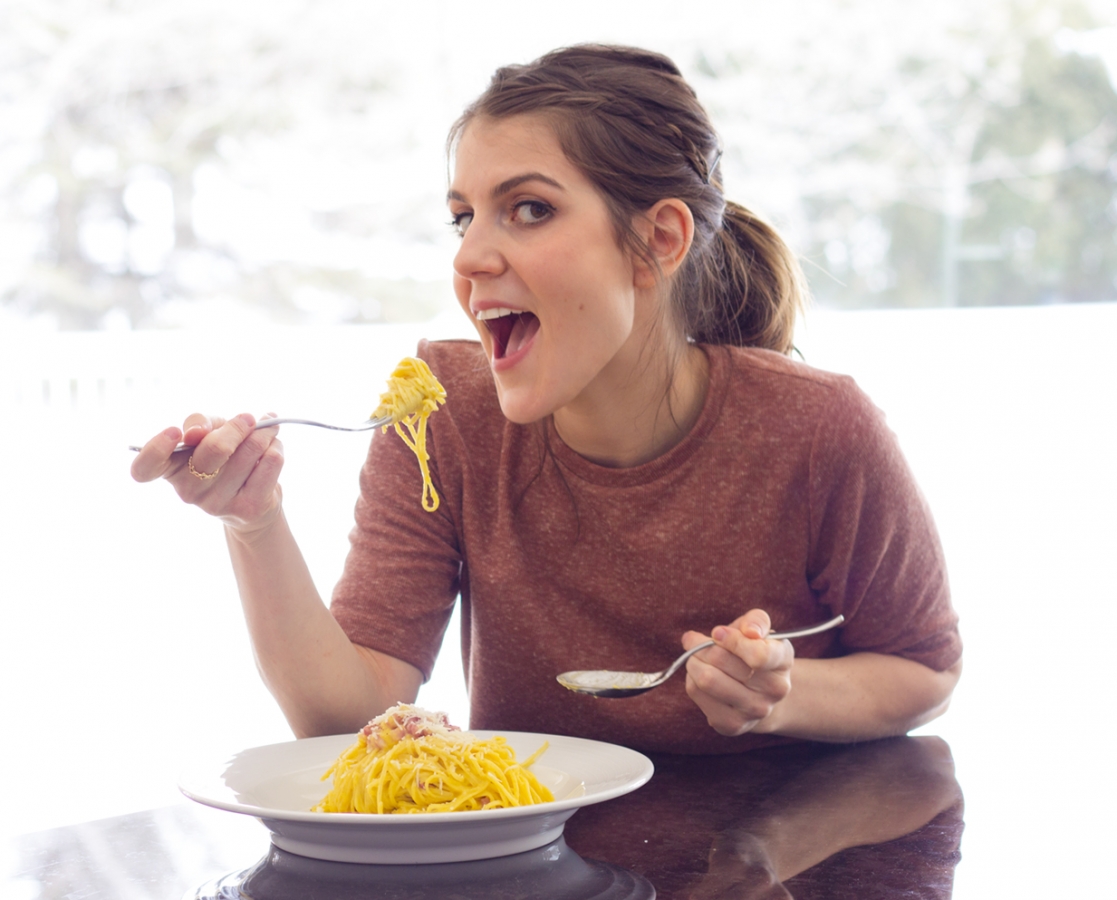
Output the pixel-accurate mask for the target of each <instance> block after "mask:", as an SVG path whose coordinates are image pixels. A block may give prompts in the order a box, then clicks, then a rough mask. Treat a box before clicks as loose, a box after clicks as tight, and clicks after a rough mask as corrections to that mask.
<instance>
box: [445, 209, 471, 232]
mask: <svg viewBox="0 0 1117 900" xmlns="http://www.w3.org/2000/svg"><path fill="white" fill-rule="evenodd" d="M472 221H473V213H471V212H460V213H454V215H453V216H451V217H450V227H451V228H453V229H454V231H456V232H457V233H458V235H459V236H461V235H464V234H465V233H466V231H467V230H468V229H469V223H470V222H472Z"/></svg>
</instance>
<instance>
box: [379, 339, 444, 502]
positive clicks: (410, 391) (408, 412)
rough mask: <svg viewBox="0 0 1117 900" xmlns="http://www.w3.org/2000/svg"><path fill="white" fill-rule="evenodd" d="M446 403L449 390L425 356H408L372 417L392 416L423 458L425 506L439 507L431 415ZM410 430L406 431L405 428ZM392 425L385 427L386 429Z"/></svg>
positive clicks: (404, 436)
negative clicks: (433, 475) (431, 448)
mask: <svg viewBox="0 0 1117 900" xmlns="http://www.w3.org/2000/svg"><path fill="white" fill-rule="evenodd" d="M445 402H446V391H445V389H444V388H443V387H442V385H441V384H439V383H438V379H437V378H435V377H434V374H433V373H432V372H431V370H430V367H429V366H428V365H427V364H426V363H425V362H423V360H421V359H416V358H415V357H413V356H408V357H405V358H404V359H403V360H401V361H400V364H399V365H398V366H396V370H395V371H394V372H393V373H392V375H391V377H390V378H389V379H388V390H387V391H385V392H384V393H383V394H381V395H380V405H379V406H378V407H376V409H375V411H374V412H373V414H372V416H371V418H373V419H380V418H383V417H385V416H390V417H391V419H392V424H393V425H395V428H396V434H398V435H399V436H400V437H401V438H402V439H403V442H404V443H405V444H407V446H408V447H410V448H411V450H412V452H413V453H414V454H415V456H416V458H417V459H418V460H419V470H420V471H421V472H422V473H423V496H422V503H423V509H425V510H426V511H427V512H434V511H435V510H436V509H438V491H436V490H435V489H434V484H432V483H431V473H430V467H429V465H428V461H429V460H430V454H428V453H427V417H428V416H430V414H431V413H432V412H435V411H437V410H438V407H439V406H440V405H441V404H443V403H445ZM405 429H406V431H405ZM387 430H388V426H387V425H385V426H384V431H387Z"/></svg>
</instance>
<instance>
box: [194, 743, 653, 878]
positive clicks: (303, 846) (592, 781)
mask: <svg viewBox="0 0 1117 900" xmlns="http://www.w3.org/2000/svg"><path fill="white" fill-rule="evenodd" d="M473 734H476V735H477V736H478V737H481V738H489V737H494V736H495V735H497V734H501V735H503V736H504V737H505V738H506V739H507V741H508V743H509V745H511V747H512V749H514V750H515V751H516V756H517V758H519V759H526V758H527V757H529V756H530V755H531V754H532V753H534V752H535V751H536V750H538V749H539V747H540V746H541V745H542V744H543V742H544V741H548V742H550V746H549V747H548V748H547V752H546V753H544V754H543V756H542V757H541V758H540V761H539V762H537V763H536V764H535V765H533V766H532V771H533V772H534V773H535V776H536V777H537V778H538V779H539V780H540V782H541V783H542V784H544V785H545V786H546V787H548V788H550V790H551V793H552V794H554V796H555V800H554V801H553V802H551V803H539V804H536V805H534V806H520V807H513V808H511V809H490V810H476V811H467V812H451V813H425V814H414V815H364V814H359V813H315V812H309V810H310V809H311V808H312V807H313V806H315V805H316V804H317V803H318V802H319V801H320V800H321V799H322V797H323V796H325V794H326V791H327V790H328V789H329V783H328V782H323V781H322V780H321V777H322V773H323V772H325V771H326V769H328V768H329V767H330V764H331V763H332V762H333V761H334V760H335V759H336V758H337V756H338V754H340V753H341V751H342V750H344V749H345V748H346V747H348V746H349V745H350V744H351V743H353V740H354V736H353V735H351V734H341V735H330V736H329V737H318V738H307V739H305V740H301V741H288V742H287V743H284V744H270V745H268V746H266V747H253V748H252V749H250V750H243V751H241V752H240V753H236V754H234V755H233V756H232V757H230V758H227V759H225V760H222V761H221V762H217V763H213V764H211V765H207V766H199V767H197V768H195V769H193V770H191V771H189V772H187V773H185V774H183V775H182V777H181V778H180V779H179V788H180V789H181V790H182V792H183V793H184V794H185V795H186V796H187V797H189V798H190V799H191V800H196V801H197V802H198V803H204V804H205V805H206V806H213V807H216V808H217V809H225V810H228V811H230V812H235V813H243V814H244V815H249V816H255V817H257V818H258V819H260V820H261V821H262V822H263V823H264V825H265V826H266V827H267V828H268V830H269V831H271V839H272V843H273V844H275V845H276V846H277V847H279V848H280V849H282V850H287V851H289V852H291V853H297V854H299V855H300V856H309V857H312V858H314V859H328V860H334V861H337V862H362V863H434V862H460V861H462V860H469V859H490V858H492V857H495V856H508V855H510V854H512V853H522V852H524V851H526V850H533V849H535V848H536V847H542V846H544V845H545V844H549V843H550V842H551V841H553V840H555V839H557V838H558V836H559V835H560V834H562V829H563V827H564V825H565V824H566V820H567V819H569V818H570V817H571V816H572V815H574V813H575V812H577V810H578V808H579V807H582V806H589V805H590V804H593V803H601V802H602V801H604V800H612V799H613V798H614V797H619V796H621V795H622V794H627V793H629V792H630V791H634V790H636V788H638V787H640V786H641V785H642V784H644V783H645V782H646V781H647V780H648V779H649V778H651V777H652V771H653V768H652V761H651V760H650V759H648V758H647V757H646V756H644V755H643V754H642V753H637V752H636V751H635V750H629V749H628V748H627V747H619V746H617V745H616V744H604V743H601V742H600V741H589V740H585V739H583V738H575V737H565V736H562V735H548V734H531V733H527V732H517V731H501V732H495V731H475V732H473Z"/></svg>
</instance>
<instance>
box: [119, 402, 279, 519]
mask: <svg viewBox="0 0 1117 900" xmlns="http://www.w3.org/2000/svg"><path fill="white" fill-rule="evenodd" d="M255 425H256V420H255V418H253V417H252V416H251V415H249V414H248V413H241V414H240V415H238V416H235V417H233V418H232V419H229V420H228V421H226V420H224V419H217V418H209V417H207V416H203V415H201V414H200V413H195V414H194V415H192V416H190V417H189V418H187V419H186V421H185V422H184V423H183V428H182V430H181V431H180V430H179V429H178V428H173V427H172V428H168V429H166V430H165V431H162V432H160V433H159V434H157V435H155V437H153V438H152V439H151V440H150V441H148V442H147V443H146V444H144V446H143V448H142V449H141V450H140V452H139V453H138V454H137V455H136V458H135V460H134V461H133V462H132V477H133V478H134V479H136V481H141V482H142V481H154V480H155V479H156V478H165V479H166V480H167V481H169V482H170V483H171V485H172V486H173V487H174V489H175V491H176V492H177V493H178V495H179V497H181V498H182V499H183V500H184V501H185V502H186V503H191V504H193V505H195V506H198V507H201V508H202V509H203V510H205V511H206V512H207V513H209V514H210V515H213V516H217V517H218V518H219V519H221V520H222V521H223V522H224V523H225V525H226V526H228V527H229V528H230V529H232V530H233V531H235V532H238V533H239V534H241V535H248V534H251V533H253V532H256V531H260V530H263V529H266V528H267V527H268V526H269V525H270V524H271V523H272V522H274V521H275V519H276V518H277V516H278V514H279V509H280V501H281V499H282V491H281V489H280V487H279V472H280V470H281V469H282V468H283V445H282V444H281V443H280V441H279V439H278V438H277V434H278V432H279V429H278V428H260V429H256V428H255ZM180 441H181V442H183V443H185V444H188V445H189V447H188V448H186V449H184V450H180V451H178V452H177V453H176V452H174V448H175V447H176V446H178V444H179V442H180Z"/></svg>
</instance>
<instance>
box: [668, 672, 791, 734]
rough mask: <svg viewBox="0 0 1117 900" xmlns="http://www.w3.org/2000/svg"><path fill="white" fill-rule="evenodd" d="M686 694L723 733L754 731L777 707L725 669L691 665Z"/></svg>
mask: <svg viewBox="0 0 1117 900" xmlns="http://www.w3.org/2000/svg"><path fill="white" fill-rule="evenodd" d="M692 661H693V658H692ZM686 692H687V696H689V697H690V699H691V700H692V701H693V702H694V704H695V705H696V706H697V707H698V708H699V709H700V710H701V711H702V714H703V715H704V716H705V717H706V721H707V722H709V724H710V726H711V727H712V728H713V729H714V730H715V731H717V732H718V733H719V734H728V735H737V734H744V733H745V732H746V731H750V730H751V729H752V728H753V727H755V725H756V723H757V722H759V721H760V720H761V719H763V718H764V717H765V716H767V715H768V714H769V713H770V712H771V711H772V708H773V707H774V705H775V701H774V700H772V699H770V698H768V697H766V696H765V695H764V694H760V693H757V692H755V691H752V690H750V689H749V688H748V687H746V686H745V685H743V684H741V682H739V681H737V680H736V679H734V678H731V677H730V676H729V675H727V674H726V673H725V672H724V671H722V670H721V669H718V668H717V667H715V666H710V665H706V664H702V663H699V664H698V665H697V666H695V667H693V668H692V667H691V666H689V665H688V666H687V676H686Z"/></svg>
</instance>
